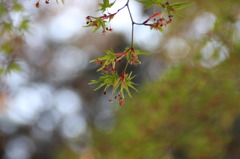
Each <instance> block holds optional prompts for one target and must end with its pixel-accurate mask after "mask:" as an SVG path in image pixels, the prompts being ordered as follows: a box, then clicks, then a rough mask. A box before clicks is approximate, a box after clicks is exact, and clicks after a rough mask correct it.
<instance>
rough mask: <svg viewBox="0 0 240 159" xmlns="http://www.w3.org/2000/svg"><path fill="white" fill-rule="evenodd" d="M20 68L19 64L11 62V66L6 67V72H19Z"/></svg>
mask: <svg viewBox="0 0 240 159" xmlns="http://www.w3.org/2000/svg"><path fill="white" fill-rule="evenodd" d="M20 70H21V67H20V66H19V64H17V63H14V62H12V63H11V64H9V65H8V68H7V72H10V71H20Z"/></svg>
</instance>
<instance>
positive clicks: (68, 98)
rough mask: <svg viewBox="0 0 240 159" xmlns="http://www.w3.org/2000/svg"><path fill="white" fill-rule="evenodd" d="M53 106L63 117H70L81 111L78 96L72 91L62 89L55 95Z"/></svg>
mask: <svg viewBox="0 0 240 159" xmlns="http://www.w3.org/2000/svg"><path fill="white" fill-rule="evenodd" d="M55 106H56V108H57V110H58V111H59V112H60V113H61V114H63V115H71V114H73V113H76V112H79V111H81V109H82V101H81V99H80V96H79V95H78V94H77V93H75V92H74V91H72V90H69V89H62V90H59V91H58V92H57V93H56V96H55Z"/></svg>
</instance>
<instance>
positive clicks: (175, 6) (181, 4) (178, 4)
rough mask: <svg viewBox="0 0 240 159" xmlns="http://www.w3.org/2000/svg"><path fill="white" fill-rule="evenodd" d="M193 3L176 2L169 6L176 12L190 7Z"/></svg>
mask: <svg viewBox="0 0 240 159" xmlns="http://www.w3.org/2000/svg"><path fill="white" fill-rule="evenodd" d="M192 4H193V2H176V3H173V4H171V7H172V8H173V9H176V10H180V9H184V8H186V7H188V6H190V5H192Z"/></svg>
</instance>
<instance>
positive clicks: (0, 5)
mask: <svg viewBox="0 0 240 159" xmlns="http://www.w3.org/2000/svg"><path fill="white" fill-rule="evenodd" d="M7 11H8V10H7V8H6V7H5V5H4V4H3V3H0V16H1V15H3V14H5V13H7Z"/></svg>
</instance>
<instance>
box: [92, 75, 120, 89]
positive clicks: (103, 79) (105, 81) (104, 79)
mask: <svg viewBox="0 0 240 159" xmlns="http://www.w3.org/2000/svg"><path fill="white" fill-rule="evenodd" d="M117 78H118V74H117V73H114V74H102V76H100V77H99V79H98V80H92V81H91V82H90V83H89V84H97V83H101V84H100V85H99V86H98V87H97V88H95V89H94V90H95V91H96V90H98V89H100V88H102V87H104V86H105V88H104V91H106V90H107V89H108V88H109V87H110V86H113V85H114V83H115V81H116V80H117Z"/></svg>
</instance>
